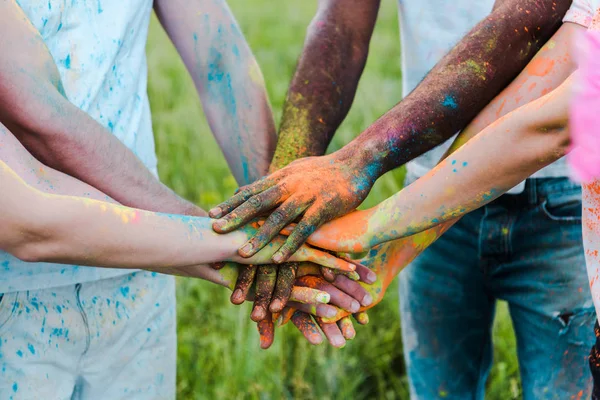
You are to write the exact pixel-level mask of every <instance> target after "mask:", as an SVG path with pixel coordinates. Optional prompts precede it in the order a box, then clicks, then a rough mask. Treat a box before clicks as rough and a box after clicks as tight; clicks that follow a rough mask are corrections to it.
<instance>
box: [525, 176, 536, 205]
mask: <svg viewBox="0 0 600 400" xmlns="http://www.w3.org/2000/svg"><path fill="white" fill-rule="evenodd" d="M527 181H528V183H529V204H531V205H535V204H537V201H538V195H537V184H538V180H537V179H535V178H528V179H527Z"/></svg>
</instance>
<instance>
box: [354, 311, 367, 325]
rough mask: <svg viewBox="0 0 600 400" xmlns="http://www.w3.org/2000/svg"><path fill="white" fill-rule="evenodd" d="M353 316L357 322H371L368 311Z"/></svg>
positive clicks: (362, 323) (365, 323) (364, 323)
mask: <svg viewBox="0 0 600 400" xmlns="http://www.w3.org/2000/svg"><path fill="white" fill-rule="evenodd" d="M353 317H354V319H355V320H356V322H358V323H359V324H361V325H367V324H368V323H369V315H368V314H367V312H366V311H361V312H359V313H356V314H354V315H353Z"/></svg>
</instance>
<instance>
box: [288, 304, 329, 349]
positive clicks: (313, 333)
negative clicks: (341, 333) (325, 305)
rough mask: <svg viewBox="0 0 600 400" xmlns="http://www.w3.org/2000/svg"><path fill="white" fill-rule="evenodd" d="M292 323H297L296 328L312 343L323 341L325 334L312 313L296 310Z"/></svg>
mask: <svg viewBox="0 0 600 400" xmlns="http://www.w3.org/2000/svg"><path fill="white" fill-rule="evenodd" d="M292 323H293V324H294V325H296V328H298V330H299V331H300V332H302V334H303V335H304V337H305V338H306V340H308V342H309V343H310V344H314V345H317V344H321V343H322V342H323V336H322V335H321V332H320V331H319V328H318V327H317V324H316V323H315V321H313V319H312V317H311V316H310V315H308V314H306V313H303V312H300V311H296V312H294V314H293V315H292Z"/></svg>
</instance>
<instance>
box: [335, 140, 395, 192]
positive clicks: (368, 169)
mask: <svg viewBox="0 0 600 400" xmlns="http://www.w3.org/2000/svg"><path fill="white" fill-rule="evenodd" d="M380 153H381V152H380V151H378V150H377V147H376V146H374V145H373V144H362V143H360V142H359V141H357V140H356V139H355V140H353V141H352V142H350V143H348V145H346V146H344V147H342V148H341V149H340V150H338V151H336V152H335V153H332V154H331V157H332V158H333V159H334V160H336V161H339V162H343V163H344V164H346V165H348V166H349V168H350V169H351V170H352V171H355V172H356V173H357V174H358V175H360V176H358V177H357V178H363V179H366V180H368V181H369V182H370V183H371V184H373V183H374V182H375V181H376V180H377V179H378V178H379V177H380V176H381V175H383V174H384V173H385V172H386V170H385V169H384V168H383V165H384V164H383V162H382V160H383V159H382V155H381V154H380Z"/></svg>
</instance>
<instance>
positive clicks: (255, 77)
mask: <svg viewBox="0 0 600 400" xmlns="http://www.w3.org/2000/svg"><path fill="white" fill-rule="evenodd" d="M248 76H249V77H250V80H251V81H252V83H254V84H255V85H260V86H264V84H265V78H264V77H263V74H262V72H261V70H260V67H259V66H258V63H257V62H256V61H252V62H251V63H250V65H249V66H248Z"/></svg>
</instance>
